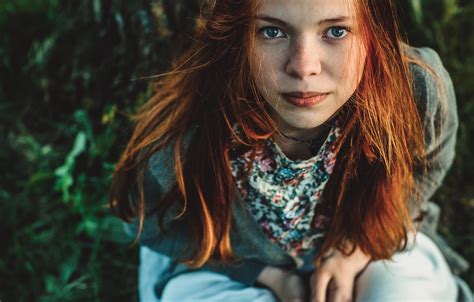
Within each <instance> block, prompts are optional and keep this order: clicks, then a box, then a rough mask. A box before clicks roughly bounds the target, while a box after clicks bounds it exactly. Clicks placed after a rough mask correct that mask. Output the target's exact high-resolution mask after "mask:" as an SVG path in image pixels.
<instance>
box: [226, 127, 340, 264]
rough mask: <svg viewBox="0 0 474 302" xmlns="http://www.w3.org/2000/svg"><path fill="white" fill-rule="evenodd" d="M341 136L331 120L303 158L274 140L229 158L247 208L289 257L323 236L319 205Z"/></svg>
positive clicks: (315, 242) (302, 250) (323, 225)
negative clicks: (317, 144)
mask: <svg viewBox="0 0 474 302" xmlns="http://www.w3.org/2000/svg"><path fill="white" fill-rule="evenodd" d="M237 129H238V128H237ZM339 136H340V129H339V127H338V126H336V125H334V126H333V127H332V128H331V130H330V131H329V134H328V136H327V138H326V140H325V142H324V144H323V145H322V147H321V148H320V150H319V151H318V153H317V154H316V155H315V156H313V157H311V158H309V159H306V160H290V159H289V158H287V157H286V155H285V154H284V153H283V152H282V151H281V149H280V148H279V147H278V145H277V144H276V143H275V142H274V141H273V140H272V139H268V140H266V142H265V145H264V148H260V149H259V150H249V151H247V152H246V153H244V154H242V155H240V156H238V157H236V158H233V159H231V170H232V175H233V176H234V180H235V182H236V185H237V188H238V190H239V191H240V193H241V195H242V197H243V199H244V201H245V205H246V207H247V208H248V210H249V212H250V213H251V215H252V216H253V218H254V219H255V220H256V221H257V223H258V224H259V225H260V227H261V229H262V231H263V233H264V234H265V235H266V236H267V237H268V238H269V239H270V240H271V241H273V242H275V243H276V244H278V245H279V246H281V247H282V248H283V249H285V250H286V251H287V252H288V253H290V254H291V255H292V256H298V255H299V254H300V253H301V252H304V251H308V250H311V249H313V248H314V247H315V246H316V244H317V243H318V239H321V238H322V237H323V236H324V233H325V232H324V229H325V225H326V224H327V222H328V218H327V217H325V216H323V215H321V214H318V210H317V206H318V204H320V200H321V195H322V192H323V189H324V186H325V184H326V183H327V181H328V179H329V176H330V175H331V173H332V170H333V168H334V165H335V162H336V156H335V152H334V148H335V142H336V140H337V138H338V137H339Z"/></svg>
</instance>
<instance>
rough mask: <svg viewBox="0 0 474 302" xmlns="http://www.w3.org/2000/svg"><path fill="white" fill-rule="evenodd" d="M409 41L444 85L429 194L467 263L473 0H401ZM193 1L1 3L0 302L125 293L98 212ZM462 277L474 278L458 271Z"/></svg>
mask: <svg viewBox="0 0 474 302" xmlns="http://www.w3.org/2000/svg"><path fill="white" fill-rule="evenodd" d="M398 3H399V6H400V16H401V22H402V26H403V28H404V30H405V31H406V33H407V35H408V39H409V41H410V43H411V44H413V45H415V46H429V47H432V48H433V49H435V50H436V51H438V53H439V54H440V56H441V58H442V60H443V62H444V64H445V66H446V68H447V69H448V71H449V72H450V74H451V76H452V78H453V81H454V84H455V88H456V93H457V100H458V111H459V117H460V129H459V132H458V144H457V156H456V160H455V163H454V166H453V168H452V169H451V171H450V172H449V174H448V176H447V178H446V180H445V183H444V185H443V187H442V188H441V189H440V190H439V191H438V192H437V194H436V195H435V198H434V200H435V201H436V202H437V203H438V204H439V205H440V206H441V208H442V217H441V222H440V230H439V231H440V232H441V233H442V234H443V235H444V236H445V238H446V240H447V242H448V243H449V244H450V245H451V246H452V247H453V248H455V249H456V250H457V251H459V252H460V253H461V254H462V255H463V256H464V257H465V258H466V259H468V260H469V262H470V263H474V236H473V235H474V232H473V231H474V222H473V220H474V211H473V209H474V184H473V179H474V160H473V156H474V153H473V148H474V99H473V96H474V35H473V29H474V2H473V1H468V0H400V1H398ZM199 5H200V4H199V0H179V1H178V0H161V1H159V0H155V1H141V0H135V1H129V0H128V1H127V0H81V1H60V0H16V1H14V0H0V166H1V171H2V173H1V174H0V213H1V216H0V247H1V248H0V300H2V301H81V300H87V301H117V300H119V301H121V300H127V301H134V300H136V297H137V280H136V269H137V259H138V258H137V248H136V247H131V248H130V247H129V242H128V241H127V239H126V238H125V237H124V234H123V233H122V228H121V224H120V221H119V220H118V219H116V218H114V217H113V216H112V215H111V214H110V211H109V209H108V208H107V194H108V189H109V185H110V181H111V173H112V170H113V167H114V163H115V162H116V160H117V159H118V156H119V154H120V152H121V151H122V150H123V148H124V146H125V144H126V142H127V139H128V138H129V136H130V134H131V128H130V126H131V123H130V121H129V114H130V113H132V112H134V111H135V110H136V109H137V108H138V107H139V106H140V105H141V104H143V102H145V100H146V99H147V98H148V97H149V96H150V94H151V92H152V90H151V81H150V80H149V79H146V77H148V76H150V75H153V74H157V73H159V72H162V71H165V70H166V69H167V68H168V67H169V66H170V62H171V60H172V59H173V58H174V57H176V56H178V55H179V54H180V53H181V52H182V51H183V50H184V49H186V47H188V45H189V42H190V35H191V33H192V31H193V28H194V26H195V17H196V16H197V15H198V14H199ZM462 277H463V278H464V279H465V280H466V281H467V282H468V284H469V285H470V286H471V288H474V273H473V270H472V269H471V270H470V271H468V272H467V273H465V274H463V275H462Z"/></svg>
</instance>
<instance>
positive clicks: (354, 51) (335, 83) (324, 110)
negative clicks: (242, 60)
mask: <svg viewBox="0 0 474 302" xmlns="http://www.w3.org/2000/svg"><path fill="white" fill-rule="evenodd" d="M352 5H353V4H352V1H351V0H292V1H288V0H262V3H261V5H260V6H259V8H258V10H257V13H256V20H255V22H256V27H255V28H256V31H255V47H254V48H253V49H252V50H251V53H250V58H251V69H252V70H251V72H252V75H253V77H254V79H255V82H256V84H257V87H258V89H259V91H260V93H261V94H262V95H263V97H264V98H265V100H266V101H267V102H268V104H269V105H270V107H271V108H272V109H273V111H274V112H272V114H273V115H274V117H275V118H276V120H277V122H278V125H279V128H280V130H285V131H286V132H287V133H293V134H297V133H298V132H300V133H301V131H303V132H304V130H309V129H314V128H316V127H318V126H320V125H321V124H323V123H324V122H325V121H327V120H328V119H329V118H330V117H331V116H332V115H333V114H334V113H335V112H336V111H337V110H338V109H339V108H340V107H341V106H342V105H343V104H344V103H345V102H347V100H348V99H349V98H350V97H351V95H352V94H353V93H354V91H355V90H356V88H357V86H358V84H359V82H360V79H361V75H362V71H363V66H364V62H365V56H366V51H365V47H364V45H363V41H362V38H361V36H360V35H359V34H358V32H357V28H356V21H355V9H354V7H353V6H352Z"/></svg>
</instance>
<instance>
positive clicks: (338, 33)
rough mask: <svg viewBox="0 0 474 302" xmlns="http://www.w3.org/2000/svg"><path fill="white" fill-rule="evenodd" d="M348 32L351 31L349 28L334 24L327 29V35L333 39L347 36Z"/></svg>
mask: <svg viewBox="0 0 474 302" xmlns="http://www.w3.org/2000/svg"><path fill="white" fill-rule="evenodd" d="M348 33H349V31H348V30H347V28H344V27H340V26H334V27H331V28H329V29H328V30H327V31H326V36H327V37H329V38H331V39H342V38H344V37H345V36H347V34H348Z"/></svg>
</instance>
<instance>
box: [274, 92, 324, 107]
mask: <svg viewBox="0 0 474 302" xmlns="http://www.w3.org/2000/svg"><path fill="white" fill-rule="evenodd" d="M327 95H328V93H324V92H315V91H308V92H301V91H294V92H288V93H282V96H283V98H284V99H285V100H286V101H288V102H289V103H291V104H292V105H294V106H297V107H311V106H315V105H317V104H319V103H321V102H322V101H323V100H324V99H325V98H326V96H327Z"/></svg>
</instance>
